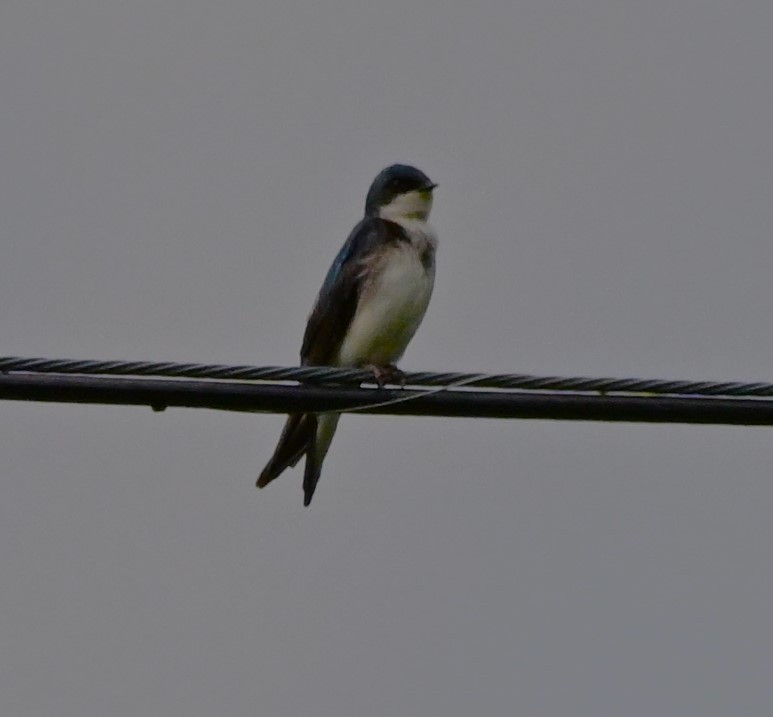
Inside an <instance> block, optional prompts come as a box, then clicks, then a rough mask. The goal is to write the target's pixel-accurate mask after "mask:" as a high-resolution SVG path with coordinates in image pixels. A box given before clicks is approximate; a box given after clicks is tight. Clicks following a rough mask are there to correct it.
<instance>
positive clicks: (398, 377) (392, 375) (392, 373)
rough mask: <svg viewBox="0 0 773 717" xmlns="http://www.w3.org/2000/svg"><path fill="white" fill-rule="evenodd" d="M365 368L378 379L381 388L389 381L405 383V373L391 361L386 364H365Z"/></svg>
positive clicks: (399, 383)
mask: <svg viewBox="0 0 773 717" xmlns="http://www.w3.org/2000/svg"><path fill="white" fill-rule="evenodd" d="M363 369H365V371H370V372H371V373H372V374H373V378H374V379H375V380H376V383H377V384H378V387H379V388H384V386H386V384H388V383H394V384H397V385H398V386H403V385H405V374H404V373H403V372H402V371H401V370H400V369H399V368H397V366H395V365H394V364H391V363H390V364H387V365H386V366H376V365H374V364H368V365H367V366H363Z"/></svg>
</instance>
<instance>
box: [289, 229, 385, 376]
mask: <svg viewBox="0 0 773 717" xmlns="http://www.w3.org/2000/svg"><path fill="white" fill-rule="evenodd" d="M393 227H394V228H393ZM395 229H397V225H393V224H392V222H387V221H384V220H383V219H378V218H376V217H368V218H365V219H363V220H362V221H361V222H360V223H359V224H358V225H357V226H356V227H355V228H354V229H353V230H352V233H351V234H350V235H349V238H348V239H347V240H346V242H345V243H344V245H343V247H341V251H339V252H338V256H336V258H335V260H334V261H333V264H332V265H331V267H330V269H329V271H328V273H327V276H326V277H325V281H324V283H323V284H322V288H321V289H320V291H319V296H317V301H316V303H315V304H314V308H313V309H312V311H311V315H310V316H309V322H308V324H307V325H306V333H305V334H304V336H303V346H302V348H301V363H302V364H303V365H306V366H325V365H330V364H331V363H332V362H333V361H334V360H335V358H336V354H337V353H338V350H339V349H340V347H341V343H342V342H343V340H344V338H345V336H346V332H347V331H348V329H349V326H350V324H351V322H352V318H353V317H354V314H355V311H356V310H357V304H358V303H359V299H360V295H361V292H362V287H363V284H364V282H365V280H366V276H365V273H366V272H365V264H364V259H365V258H366V257H367V256H368V255H369V254H371V253H372V252H373V251H374V250H377V248H378V247H379V246H382V245H384V244H386V243H388V242H390V241H394V239H395V238H396V237H395V236H393V235H394V234H395Z"/></svg>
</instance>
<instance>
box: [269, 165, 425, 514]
mask: <svg viewBox="0 0 773 717" xmlns="http://www.w3.org/2000/svg"><path fill="white" fill-rule="evenodd" d="M436 186H437V185H435V184H434V183H433V182H432V181H431V180H430V179H429V177H427V175H425V174H424V173H423V172H420V171H419V170H418V169H416V168H415V167H409V166H407V165H403V164H394V165H392V166H391V167H387V168H386V169H384V170H383V171H382V172H381V173H380V174H379V175H378V176H377V177H376V178H375V179H374V180H373V184H371V186H370V190H369V191H368V196H367V199H366V200H365V216H364V218H363V219H362V220H361V221H360V222H359V224H357V226H355V227H354V229H353V230H352V233H351V234H350V235H349V238H348V239H347V240H346V242H345V243H344V245H343V247H342V248H341V251H339V252H338V256H336V258H335V260H334V261H333V264H332V265H331V267H330V269H329V271H328V273H327V276H326V277H325V281H324V283H323V284H322V288H321V289H320V291H319V295H318V296H317V301H316V303H315V304H314V308H313V309H312V311H311V315H310V316H309V322H308V324H307V325H306V333H305V334H304V337H303V346H302V347H301V364H302V365H303V366H345V367H361V368H367V369H368V370H371V371H372V372H373V375H374V377H375V379H376V382H377V383H378V384H379V386H383V385H384V384H385V383H387V382H389V381H394V380H396V379H398V378H399V377H400V376H401V374H400V372H399V371H398V370H397V368H396V367H395V362H397V361H398V359H399V358H400V357H401V356H402V355H403V352H404V351H405V348H406V347H407V346H408V342H409V341H410V340H411V338H412V337H413V334H414V333H415V332H416V329H417V328H418V327H419V324H420V323H421V320H422V319H423V318H424V313H425V312H426V310H427V305H428V304H429V299H430V296H431V294H432V287H433V284H434V282H435V249H436V247H437V238H436V236H435V231H434V230H433V229H432V227H431V226H430V225H429V224H428V223H427V218H428V217H429V212H430V209H431V208H432V190H433V189H434V188H435V187H436ZM339 418H340V414H339V413H322V414H314V413H297V414H291V415H290V416H289V417H288V419H287V423H286V424H285V427H284V430H283V431H282V435H281V437H280V439H279V444H278V445H277V447H276V450H275V451H274V455H273V456H272V457H271V460H270V461H269V462H268V465H267V466H266V467H265V468H264V469H263V472H262V473H261V474H260V478H258V483H257V485H258V487H259V488H263V487H265V486H267V485H268V484H269V483H270V482H271V481H272V480H274V478H276V477H278V476H279V475H280V474H281V473H282V472H283V471H284V470H285V469H286V468H288V467H290V466H295V465H296V464H297V463H298V461H300V459H301V458H302V457H303V456H304V455H305V456H306V470H305V472H304V476H303V493H304V499H303V504H304V505H306V506H308V505H309V504H310V503H311V498H312V496H313V495H314V489H315V488H316V486H317V481H318V480H319V475H320V471H321V470H322V461H323V460H324V458H325V455H326V454H327V452H328V449H329V448H330V442H331V441H332V440H333V435H334V434H335V431H336V427H337V425H338V419H339Z"/></svg>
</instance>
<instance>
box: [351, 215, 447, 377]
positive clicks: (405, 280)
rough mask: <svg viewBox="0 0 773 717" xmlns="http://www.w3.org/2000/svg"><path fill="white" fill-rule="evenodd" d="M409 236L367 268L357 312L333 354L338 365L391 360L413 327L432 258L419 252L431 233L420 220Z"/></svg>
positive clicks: (431, 242)
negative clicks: (425, 259)
mask: <svg viewBox="0 0 773 717" xmlns="http://www.w3.org/2000/svg"><path fill="white" fill-rule="evenodd" d="M410 235H411V238H412V241H411V242H410V243H408V242H400V243H398V244H395V245H394V246H393V247H390V251H389V252H388V253H385V254H383V255H382V256H381V257H380V259H379V261H378V263H377V264H376V265H374V266H372V267H369V274H370V275H371V277H372V278H371V279H370V281H369V282H368V283H367V284H366V285H365V287H364V288H363V294H362V296H361V298H360V302H359V305H358V307H357V311H356V312H355V314H354V318H353V319H352V323H351V326H350V327H349V331H348V332H347V337H346V339H345V340H344V342H343V344H342V345H341V350H340V351H339V354H338V364H339V365H341V366H357V365H364V364H374V365H377V366H385V365H387V364H393V363H395V362H396V361H397V360H398V359H399V358H400V357H401V356H402V355H403V352H404V351H405V348H406V346H408V342H409V341H410V340H411V338H412V337H413V334H414V333H415V332H416V329H417V328H418V327H419V324H420V323H421V320H422V319H423V318H424V313H425V312H426V310H427V305H428V304H429V299H430V296H431V295H432V287H433V285H434V282H435V266H434V261H433V262H430V263H429V266H425V264H424V263H422V255H426V252H427V251H430V252H434V247H435V241H436V240H435V237H434V234H433V233H432V231H431V230H430V229H429V228H428V227H427V225H424V227H422V231H421V232H410Z"/></svg>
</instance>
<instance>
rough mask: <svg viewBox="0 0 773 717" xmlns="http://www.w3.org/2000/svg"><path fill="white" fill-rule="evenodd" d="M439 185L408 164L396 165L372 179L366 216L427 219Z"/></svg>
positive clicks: (366, 204) (394, 219)
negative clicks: (434, 191) (433, 193)
mask: <svg viewBox="0 0 773 717" xmlns="http://www.w3.org/2000/svg"><path fill="white" fill-rule="evenodd" d="M436 186H437V185H436V184H435V183H434V182H433V181H432V180H431V179H430V178H429V177H428V176H427V175H426V174H424V172H421V171H420V170H418V169H416V167H410V166H408V165H407V164H393V165H392V166H391V167H387V168H386V169H383V170H381V172H379V174H378V176H377V177H376V178H375V179H374V180H373V184H371V185H370V189H369V190H368V198H367V199H366V200H365V216H368V217H381V218H382V219H389V220H391V221H396V222H398V223H400V221H401V220H403V221H405V220H411V219H413V220H419V221H425V220H426V219H427V217H428V216H429V210H430V209H431V208H432V190H433V189H434V188H435V187H436Z"/></svg>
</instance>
